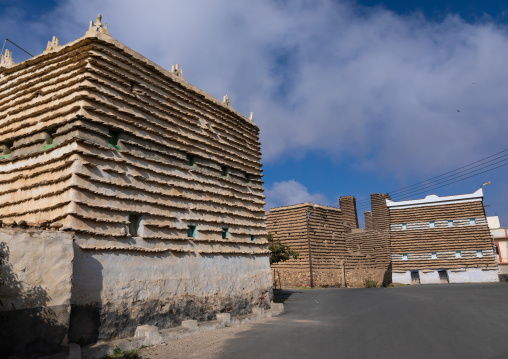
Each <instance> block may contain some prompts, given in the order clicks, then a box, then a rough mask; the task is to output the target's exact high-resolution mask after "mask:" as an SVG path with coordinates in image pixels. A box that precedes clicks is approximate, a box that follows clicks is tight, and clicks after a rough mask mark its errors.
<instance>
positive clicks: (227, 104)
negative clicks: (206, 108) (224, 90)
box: [222, 95, 231, 106]
mask: <svg viewBox="0 0 508 359" xmlns="http://www.w3.org/2000/svg"><path fill="white" fill-rule="evenodd" d="M222 102H224V104H225V105H226V106H231V100H230V99H229V96H228V95H226V96H224V97H223V98H222Z"/></svg>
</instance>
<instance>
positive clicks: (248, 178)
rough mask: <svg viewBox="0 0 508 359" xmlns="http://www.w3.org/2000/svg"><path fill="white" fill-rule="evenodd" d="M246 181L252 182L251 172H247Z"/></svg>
mask: <svg viewBox="0 0 508 359" xmlns="http://www.w3.org/2000/svg"><path fill="white" fill-rule="evenodd" d="M244 174H245V183H250V181H251V175H250V173H247V172H245V173H244Z"/></svg>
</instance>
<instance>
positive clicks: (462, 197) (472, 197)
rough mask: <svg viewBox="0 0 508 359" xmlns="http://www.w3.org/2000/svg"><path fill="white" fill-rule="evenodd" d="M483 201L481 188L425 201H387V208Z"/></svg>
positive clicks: (433, 196)
mask: <svg viewBox="0 0 508 359" xmlns="http://www.w3.org/2000/svg"><path fill="white" fill-rule="evenodd" d="M482 199H483V189H482V188H479V189H478V190H477V191H475V192H473V193H467V194H459V195H455V196H443V197H439V196H437V195H435V194H429V195H428V196H426V197H425V198H423V199H414V200H409V201H398V202H397V201H391V200H389V199H387V200H386V206H387V207H388V208H390V209H404V208H411V207H425V206H438V205H445V204H453V203H461V202H476V201H481V200H482Z"/></svg>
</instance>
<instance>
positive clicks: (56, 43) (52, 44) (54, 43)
mask: <svg viewBox="0 0 508 359" xmlns="http://www.w3.org/2000/svg"><path fill="white" fill-rule="evenodd" d="M59 47H60V39H59V38H58V37H56V36H53V39H52V40H51V41H48V45H47V46H46V51H45V52H48V51H51V50H57V49H58V48H59Z"/></svg>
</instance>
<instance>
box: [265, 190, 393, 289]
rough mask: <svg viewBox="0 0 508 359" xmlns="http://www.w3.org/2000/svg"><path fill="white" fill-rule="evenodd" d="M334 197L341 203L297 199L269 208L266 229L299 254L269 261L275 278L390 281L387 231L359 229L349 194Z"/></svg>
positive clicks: (317, 282)
mask: <svg viewBox="0 0 508 359" xmlns="http://www.w3.org/2000/svg"><path fill="white" fill-rule="evenodd" d="M373 196H374V197H375V198H377V197H376V195H373ZM383 200H384V199H383ZM339 202H340V206H341V208H335V207H328V206H320V205H317V204H312V203H303V204H298V205H293V206H286V207H278V208H272V209H271V210H270V212H269V213H268V215H267V223H266V225H267V230H268V232H269V233H270V234H272V236H273V237H274V239H276V240H280V241H281V242H282V243H284V244H287V245H289V246H290V247H291V248H292V249H294V250H296V251H297V252H298V253H299V257H298V259H290V260H288V261H286V262H282V263H278V264H273V265H272V269H273V271H274V273H273V275H274V278H275V280H276V283H279V285H281V286H282V287H298V286H303V287H314V286H318V287H329V286H332V287H344V286H348V287H363V286H364V285H365V281H366V280H370V281H372V282H375V283H377V284H378V285H381V284H382V283H386V282H388V281H389V280H390V274H389V273H390V253H389V232H388V231H382V230H375V229H372V230H368V231H367V230H363V229H359V228H358V219H357V215H356V202H355V199H354V197H352V196H346V197H341V198H340V200H339ZM376 215H379V213H378V212H377V211H376ZM386 221H387V220H386ZM384 222H385V221H383V220H379V218H378V220H377V223H384Z"/></svg>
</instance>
